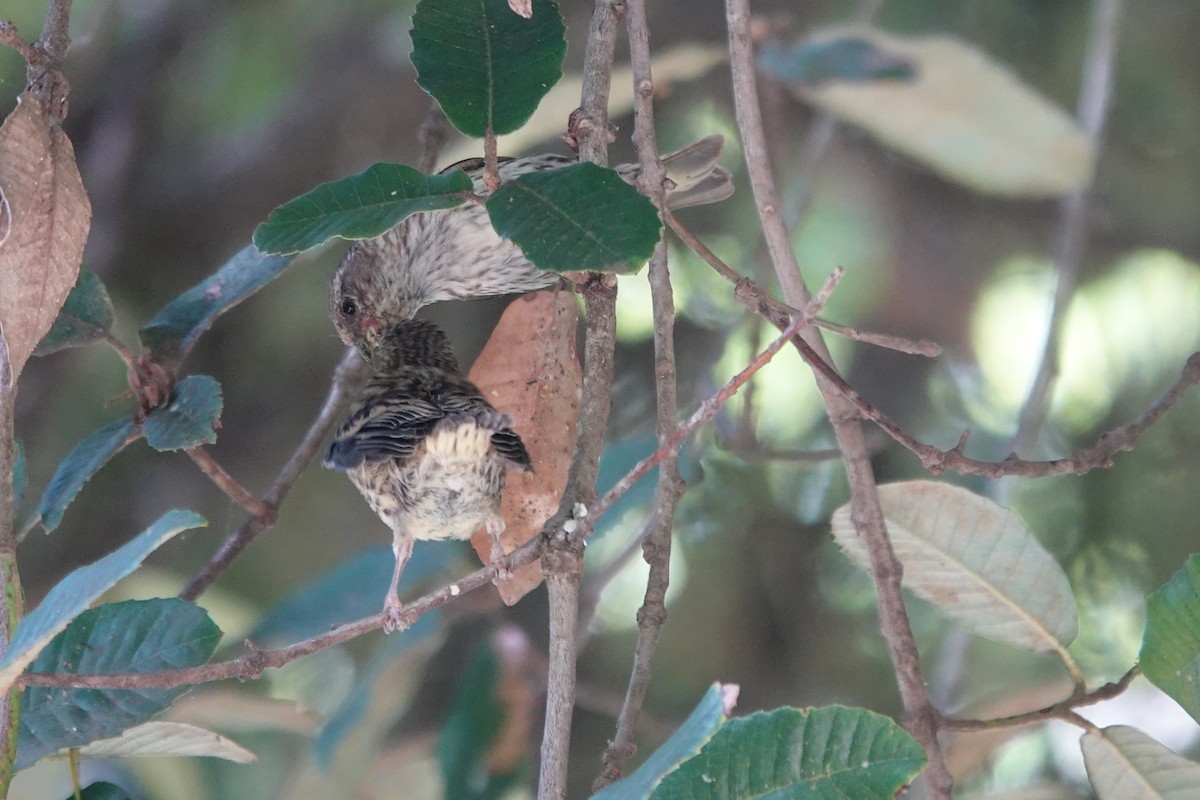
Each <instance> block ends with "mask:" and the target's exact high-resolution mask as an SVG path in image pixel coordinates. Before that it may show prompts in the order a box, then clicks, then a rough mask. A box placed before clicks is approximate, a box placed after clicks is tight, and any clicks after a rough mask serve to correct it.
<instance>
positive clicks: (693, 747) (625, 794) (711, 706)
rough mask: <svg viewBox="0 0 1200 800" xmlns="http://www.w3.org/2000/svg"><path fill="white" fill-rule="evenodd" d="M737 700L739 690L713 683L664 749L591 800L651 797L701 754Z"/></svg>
mask: <svg viewBox="0 0 1200 800" xmlns="http://www.w3.org/2000/svg"><path fill="white" fill-rule="evenodd" d="M736 700H737V687H736V686H733V685H731V684H720V683H714V684H713V685H712V688H710V689H709V690H708V691H707V692H705V694H704V697H703V698H702V699H701V700H700V702H699V703H698V704H697V705H696V708H695V709H694V710H693V711H692V713H691V714H690V715H689V716H688V718H687V719H686V720H684V722H683V724H682V725H680V726H679V727H678V728H677V729H676V730H675V732H674V733H672V734H671V737H670V738H669V739H667V741H665V742H663V744H662V746H661V747H659V748H658V749H657V750H655V751H654V752H653V753H651V754H650V755H649V756H648V757H647V758H646V760H645V761H643V762H642V765H641V766H640V767H638V768H637V769H635V770H634V771H633V772H631V773H630V774H629V776H628V777H626V778H623V779H622V780H619V781H617V782H616V783H613V784H610V785H609V786H608V787H606V788H605V789H604V790H603V791H601V792H599V793H597V794H595V795H593V796H592V800H634V798H638V799H639V800H640V798H644V797H649V796H650V793H651V792H653V791H654V789H655V787H657V786H658V784H659V783H660V782H661V781H662V779H663V777H664V776H665V775H666V774H667V773H668V772H670V771H671V770H673V769H675V768H676V767H678V766H679V765H680V764H681V763H683V762H684V761H686V760H687V759H689V758H691V757H692V756H694V755H696V754H697V753H699V752H700V749H701V748H702V747H704V745H705V744H707V743H708V741H709V740H711V739H712V737H713V735H714V734H715V733H716V732H717V730H718V729H720V727H721V726H722V725H723V724H725V721H726V720H728V719H729V713H730V712H731V711H732V710H733V704H734V703H735V702H736Z"/></svg>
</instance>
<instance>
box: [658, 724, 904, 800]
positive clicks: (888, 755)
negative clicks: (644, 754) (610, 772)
mask: <svg viewBox="0 0 1200 800" xmlns="http://www.w3.org/2000/svg"><path fill="white" fill-rule="evenodd" d="M924 767H925V751H924V750H922V749H921V746H920V745H919V744H917V742H916V740H915V739H913V738H912V737H911V736H910V735H909V734H908V733H907V732H905V731H904V729H903V728H901V727H900V726H899V725H897V724H896V723H895V722H893V721H892V720H890V719H888V718H887V717H884V716H880V715H879V714H875V713H873V712H870V711H867V710H866V709H862V708H845V707H843V706H828V707H825V708H810V709H806V710H804V711H800V710H798V709H794V708H780V709H776V710H774V711H771V712H768V713H763V712H759V713H757V714H752V715H750V716H748V717H742V718H738V719H731V720H729V721H728V722H726V723H725V724H724V725H722V726H721V729H720V730H719V731H717V733H716V735H715V736H713V737H712V739H711V740H710V741H709V742H708V744H706V745H705V746H704V748H703V749H702V750H701V751H700V754H699V755H697V756H695V757H693V758H691V759H689V760H687V761H685V762H684V763H683V765H682V766H680V767H679V769H677V770H675V771H674V772H672V773H670V774H669V775H667V776H666V777H665V778H664V779H663V781H662V783H661V784H659V786H658V788H657V789H656V790H655V791H654V793H653V794H652V795H650V797H651V798H653V800H704V798H713V799H714V800H716V798H724V797H746V798H750V797H760V798H768V797H779V798H785V797H786V798H794V799H795V800H799V799H800V798H827V797H828V798H833V797H853V798H855V800H871V799H872V798H878V800H892V798H894V797H895V796H896V793H897V792H898V791H900V790H901V789H902V788H903V787H905V786H907V785H908V784H909V783H910V782H911V781H912V779H913V778H915V777H916V776H917V773H919V772H920V771H921V770H922V769H924Z"/></svg>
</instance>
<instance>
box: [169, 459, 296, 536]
mask: <svg viewBox="0 0 1200 800" xmlns="http://www.w3.org/2000/svg"><path fill="white" fill-rule="evenodd" d="M184 452H186V453H187V454H188V457H189V458H191V459H192V461H193V462H195V464H196V466H197V467H199V468H200V471H201V472H203V473H204V474H205V475H207V476H208V478H209V480H211V481H212V482H213V483H215V484H216V485H217V487H218V488H220V490H221V491H223V492H224V493H225V494H226V495H227V496H228V497H229V499H230V500H232V501H233V502H235V503H237V504H238V505H240V506H241V507H242V508H244V509H246V510H247V511H249V512H250V513H251V514H252V515H253V516H254V517H255V519H256V520H257V521H258V522H259V523H260V524H262V525H263V526H264V527H268V528H269V527H270V526H272V525H274V524H275V519H276V517H277V516H278V513H279V511H278V509H276V508H273V507H271V506H268V505H267V504H265V503H263V502H262V501H261V500H259V499H258V498H257V497H255V496H254V495H252V494H250V492H248V491H247V490H246V489H245V488H244V487H243V486H242V485H241V484H240V483H238V482H237V481H236V480H235V479H234V477H233V476H232V475H230V474H229V472H227V471H226V469H225V468H224V467H222V466H221V465H220V464H218V463H217V462H216V460H214V459H213V457H212V454H211V453H209V452H208V450H206V449H205V448H203V447H189V448H188V449H187V450H185V451H184Z"/></svg>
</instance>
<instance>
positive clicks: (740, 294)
mask: <svg viewBox="0 0 1200 800" xmlns="http://www.w3.org/2000/svg"><path fill="white" fill-rule="evenodd" d="M663 221H664V222H665V223H666V225H667V227H668V228H670V229H671V232H672V233H674V234H675V235H676V236H678V237H679V240H680V241H681V242H683V243H684V244H685V245H687V246H688V249H689V250H691V251H692V252H693V253H695V254H696V255H698V256H699V257H700V259H701V260H702V261H703V262H704V263H706V264H708V265H709V266H710V267H712V268H713V270H714V271H716V273H717V274H718V275H720V276H721V277H723V278H725V279H726V280H728V281H729V282H730V283H732V284H733V285H734V290H733V296H734V298H735V299H736V300H737V301H738V302H739V303H741V304H742V305H744V306H745V307H746V308H748V309H749V310H750V311H751V312H753V313H754V314H757V315H758V316H760V317H762V318H763V319H765V320H767V321H768V322H770V323H771V324H772V325H774V326H775V327H776V328H778V329H780V330H783V328H784V327H785V326H786V325H787V324H788V322H789V321H790V320H791V318H792V317H794V316H795V315H796V314H797V313H799V311H798V310H797V309H795V308H792V307H791V306H789V305H788V304H787V303H782V302H780V301H778V300H776V299H775V298H774V297H771V295H769V294H767V292H765V291H764V290H763V288H762V287H761V286H760V285H759V284H758V283H757V282H755V281H754V280H753V279H752V278H749V277H746V276H745V275H742V274H741V273H739V272H738V271H737V270H735V269H733V267H731V266H729V265H728V264H726V263H725V262H724V261H723V260H722V259H721V258H720V256H718V255H717V254H716V253H714V252H713V251H712V250H710V249H709V248H708V247H707V246H706V245H705V244H704V243H703V242H701V241H700V240H699V239H697V238H696V236H695V234H693V233H692V232H691V231H690V230H688V229H687V227H686V226H685V225H684V224H683V222H681V221H680V219H679V218H678V217H676V216H675V215H674V214H672V213H671V212H670V211H665V212H663ZM810 321H811V322H812V324H813V325H816V326H817V327H818V328H823V329H825V330H828V331H831V332H832V333H836V334H839V335H841V336H845V337H846V338H848V339H854V340H856V341H861V342H865V343H866V344H873V345H876V346H878V347H885V348H887V349H889V350H896V351H897V352H900V353H908V354H909V355H914V356H927V357H930V358H933V357H936V356H939V355H941V353H942V348H941V347H940V346H938V345H937V344H936V343H935V342H930V341H928V340H926V339H916V340H913V339H903V338H900V337H899V336H889V335H887V334H882V333H870V332H863V331H859V330H858V329H856V328H851V327H847V326H845V325H839V324H838V323H836V322H829V321H827V320H823V319H821V318H819V317H814V318H813V319H811V320H810Z"/></svg>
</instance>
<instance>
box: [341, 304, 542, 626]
mask: <svg viewBox="0 0 1200 800" xmlns="http://www.w3.org/2000/svg"><path fill="white" fill-rule="evenodd" d="M364 355H366V356H367V357H368V360H369V361H370V362H371V366H372V368H373V370H374V372H375V375H374V377H373V378H372V379H371V381H370V382H369V383H368V384H367V386H366V389H365V390H364V391H363V394H362V397H361V398H360V400H359V402H358V404H357V406H356V407H355V409H354V411H353V413H352V414H351V415H350V418H349V419H348V420H346V422H345V423H344V424H343V425H342V427H341V429H339V430H338V432H337V434H336V436H335V437H334V440H333V443H332V444H331V445H330V447H329V450H328V452H327V454H326V456H325V461H324V463H325V466H326V467H332V468H334V469H340V470H344V471H345V472H346V473H347V475H349V477H350V480H351V481H352V482H353V483H354V485H355V486H356V487H358V490H359V491H360V492H361V493H362V495H363V497H364V498H365V499H366V501H367V503H368V504H369V505H370V506H371V509H372V510H373V511H375V513H376V514H378V515H379V517H380V519H382V520H383V521H384V522H385V523H387V525H388V526H389V527H390V528H391V529H392V537H393V550H394V551H395V554H396V567H395V571H394V572H393V574H392V583H391V586H390V587H389V588H388V593H387V597H386V598H385V600H384V606H383V608H384V613H385V622H384V627H385V629H386V630H389V631H390V630H396V629H397V628H403V627H405V626H406V622H405V620H404V616H403V608H402V606H401V603H400V600H399V598H398V597H397V594H396V589H397V586H398V585H399V582H400V574H401V572H403V570H404V565H405V563H406V562H407V561H408V557H409V556H410V555H411V554H412V546H413V541H414V540H415V539H468V538H470V537H471V535H472V534H474V533H475V531H476V530H478V529H479V527H480V526H481V525H482V526H483V527H484V528H485V529H486V530H487V532H488V534H489V535H490V536H491V537H492V561H493V562H496V561H497V560H498V559H500V558H502V557H503V555H504V553H503V551H502V550H501V549H500V542H499V537H500V534H501V533H502V532H503V531H504V519H503V518H502V517H501V516H500V511H499V509H500V496H501V493H502V492H503V490H504V470H505V467H506V465H507V464H513V465H514V466H517V467H519V468H521V469H529V468H530V461H529V453H527V452H526V450H525V445H524V443H523V442H522V441H521V437H520V436H518V435H517V433H516V432H515V431H513V429H512V422H511V420H509V418H508V416H507V415H505V414H502V413H500V412H498V411H497V410H496V409H495V408H493V407H492V405H491V404H490V403H488V402H487V400H485V399H484V398H483V395H482V394H481V393H480V391H479V389H477V388H476V387H475V385H474V384H472V383H471V382H470V381H468V380H467V379H466V378H465V377H463V375H462V371H461V370H460V369H459V366H458V361H457V360H456V359H455V357H454V352H453V350H451V348H450V343H449V341H448V340H447V338H446V335H445V333H444V332H443V331H442V330H441V329H440V328H439V327H437V326H436V325H434V324H433V323H431V322H426V321H424V320H401V321H398V322H396V323H395V324H394V325H392V326H391V327H389V328H387V329H386V330H384V331H382V334H381V335H380V337H379V339H378V341H377V342H376V343H375V346H374V349H372V350H369V351H364Z"/></svg>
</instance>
